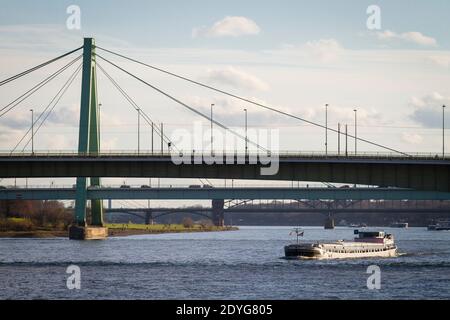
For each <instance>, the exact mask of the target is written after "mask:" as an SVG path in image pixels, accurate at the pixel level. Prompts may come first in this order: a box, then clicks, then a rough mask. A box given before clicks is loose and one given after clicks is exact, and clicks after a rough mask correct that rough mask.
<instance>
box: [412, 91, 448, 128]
mask: <svg viewBox="0 0 450 320" xmlns="http://www.w3.org/2000/svg"><path fill="white" fill-rule="evenodd" d="M409 104H410V107H412V108H413V112H412V113H411V114H410V118H411V119H412V120H414V121H415V122H417V123H420V124H421V125H423V126H424V127H428V128H440V127H441V126H442V106H443V105H446V106H450V97H444V96H442V95H441V94H439V93H438V92H433V93H431V94H429V95H426V96H424V97H421V98H417V97H412V98H411V101H410V103H409Z"/></svg>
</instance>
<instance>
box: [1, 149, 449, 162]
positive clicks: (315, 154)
mask: <svg viewBox="0 0 450 320" xmlns="http://www.w3.org/2000/svg"><path fill="white" fill-rule="evenodd" d="M173 155H179V156H192V157H193V156H196V157H200V156H202V157H203V158H205V157H211V155H213V156H215V157H220V156H223V157H227V156H228V157H229V156H235V157H242V158H245V157H246V156H248V157H256V156H263V157H266V156H272V157H279V158H281V159H286V158H306V159H308V158H309V159H335V158H337V159H347V158H348V159H422V160H442V159H445V160H450V154H445V156H444V158H443V157H442V154H437V153H431V152H405V154H399V153H392V152H391V153H389V152H374V151H362V152H357V153H355V152H348V153H347V154H345V153H340V154H338V153H337V152H328V154H325V153H324V152H323V151H293V150H286V151H278V152H277V151H274V152H272V153H270V154H266V153H261V152H259V153H252V152H249V153H248V154H246V153H245V152H240V151H236V150H225V151H221V152H219V151H215V152H214V153H211V151H196V150H190V151H183V150H181V151H173V152H169V151H164V152H161V151H154V152H152V151H148V150H141V151H139V152H138V151H135V150H102V151H101V152H100V153H83V152H78V151H74V150H39V151H35V152H33V153H32V152H10V151H5V150H0V157H3V158H6V157H80V156H82V157H94V158H95V157H160V158H168V157H171V156H173Z"/></svg>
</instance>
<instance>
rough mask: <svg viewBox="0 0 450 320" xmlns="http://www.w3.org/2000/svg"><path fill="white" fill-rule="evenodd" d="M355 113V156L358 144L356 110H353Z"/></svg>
mask: <svg viewBox="0 0 450 320" xmlns="http://www.w3.org/2000/svg"><path fill="white" fill-rule="evenodd" d="M353 112H354V113H355V156H356V152H357V143H358V110H356V109H354V110H353Z"/></svg>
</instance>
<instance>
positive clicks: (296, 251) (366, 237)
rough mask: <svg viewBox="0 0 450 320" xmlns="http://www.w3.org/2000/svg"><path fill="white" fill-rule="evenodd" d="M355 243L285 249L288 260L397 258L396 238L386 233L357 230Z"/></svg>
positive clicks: (297, 245) (300, 245) (300, 246)
mask: <svg viewBox="0 0 450 320" xmlns="http://www.w3.org/2000/svg"><path fill="white" fill-rule="evenodd" d="M355 234H357V235H358V236H357V237H356V238H355V239H354V241H343V240H341V241H336V242H330V243H297V244H292V245H288V246H286V247H285V248H284V251H285V255H286V257H287V258H314V259H347V258H370V257H386V258H388V257H395V256H396V255H397V246H396V245H395V243H394V237H393V236H392V235H391V234H386V233H385V232H384V231H364V232H359V231H358V230H355Z"/></svg>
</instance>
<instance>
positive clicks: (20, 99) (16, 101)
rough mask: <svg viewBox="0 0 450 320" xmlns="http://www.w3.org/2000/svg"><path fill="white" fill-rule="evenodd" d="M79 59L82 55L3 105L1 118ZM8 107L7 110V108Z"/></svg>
mask: <svg viewBox="0 0 450 320" xmlns="http://www.w3.org/2000/svg"><path fill="white" fill-rule="evenodd" d="M79 59H81V55H79V56H78V57H77V58H75V59H73V60H72V61H70V62H69V63H68V64H66V65H65V66H63V67H62V68H60V69H59V70H57V71H56V72H54V73H53V74H51V75H50V76H48V77H47V78H45V79H44V80H42V81H41V82H39V83H38V84H37V85H35V86H34V87H32V88H31V89H29V90H28V91H26V92H25V93H23V94H22V95H20V96H19V97H18V98H16V99H14V100H13V101H11V102H10V103H8V104H7V105H6V106H4V107H2V108H1V109H0V118H1V117H3V116H4V115H5V114H7V113H8V112H9V111H11V110H12V109H14V108H15V107H17V106H18V105H19V104H20V103H22V102H23V101H25V100H26V99H28V98H29V97H30V96H31V95H33V94H34V93H35V92H36V91H38V90H39V89H41V88H42V87H44V86H45V85H46V84H47V83H49V82H50V81H52V80H53V79H54V78H56V77H57V76H58V75H60V74H61V73H62V72H64V71H65V70H66V69H67V68H69V67H70V66H71V65H73V64H74V63H75V62H77V61H78V60H79ZM5 109H6V110H5Z"/></svg>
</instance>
